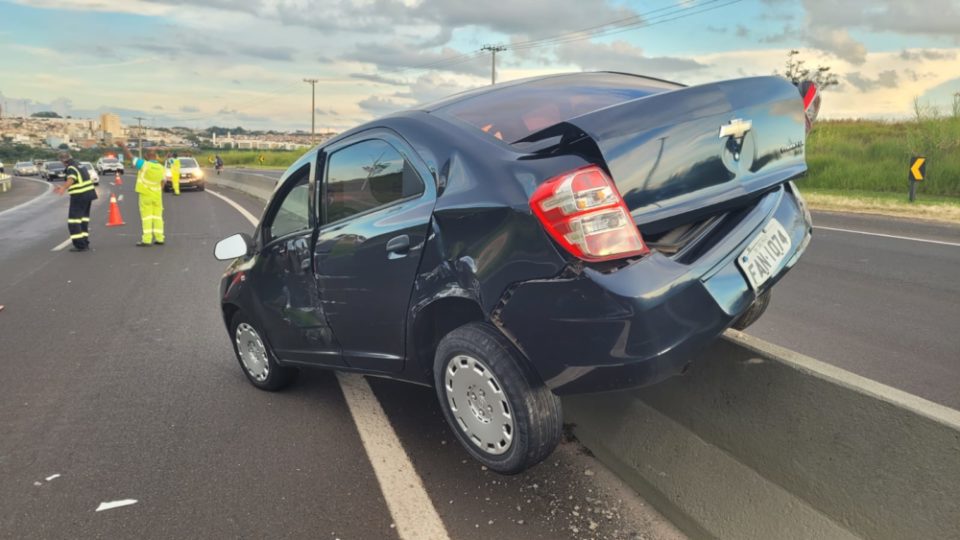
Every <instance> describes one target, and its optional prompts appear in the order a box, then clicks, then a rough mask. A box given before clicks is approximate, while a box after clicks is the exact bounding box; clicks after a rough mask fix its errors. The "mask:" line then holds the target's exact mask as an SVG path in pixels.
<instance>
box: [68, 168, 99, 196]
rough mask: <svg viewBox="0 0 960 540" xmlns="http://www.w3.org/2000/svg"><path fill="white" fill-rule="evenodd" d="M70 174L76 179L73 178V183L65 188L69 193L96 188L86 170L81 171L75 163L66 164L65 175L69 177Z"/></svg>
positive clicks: (83, 191)
mask: <svg viewBox="0 0 960 540" xmlns="http://www.w3.org/2000/svg"><path fill="white" fill-rule="evenodd" d="M71 176H72V177H74V178H75V179H76V180H74V182H73V184H71V185H70V187H69V188H68V189H67V193H69V194H70V195H80V194H81V193H86V192H88V191H93V190H94V189H96V186H94V185H93V180H91V179H90V175H89V174H88V173H87V171H81V170H80V167H77V166H75V165H70V166H68V167H67V171H66V177H67V178H70V177H71Z"/></svg>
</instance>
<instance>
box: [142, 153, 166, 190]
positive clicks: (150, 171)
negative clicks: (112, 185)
mask: <svg viewBox="0 0 960 540" xmlns="http://www.w3.org/2000/svg"><path fill="white" fill-rule="evenodd" d="M162 190H163V165H161V164H159V163H157V162H156V161H144V162H143V165H141V166H140V172H139V173H137V189H136V191H137V193H140V194H142V195H148V194H149V195H160V194H161V192H162Z"/></svg>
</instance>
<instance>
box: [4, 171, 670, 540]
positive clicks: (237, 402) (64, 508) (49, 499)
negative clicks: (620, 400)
mask: <svg viewBox="0 0 960 540" xmlns="http://www.w3.org/2000/svg"><path fill="white" fill-rule="evenodd" d="M125 179H126V182H125V185H124V186H123V187H122V188H112V187H111V186H110V185H109V183H108V182H109V181H108V182H106V183H104V184H102V185H101V189H100V192H101V196H100V199H99V201H97V203H95V205H94V207H93V215H92V229H91V235H92V240H91V241H92V245H93V247H94V249H95V251H93V252H90V253H71V252H68V251H65V250H62V251H52V250H53V249H54V248H56V247H58V246H60V245H62V244H63V241H64V240H65V239H66V226H65V219H66V211H67V200H66V198H59V197H56V196H55V195H53V194H49V193H47V194H44V195H41V196H40V197H39V198H38V199H36V200H34V201H33V202H32V203H30V204H28V205H27V206H23V207H20V208H18V209H15V210H12V211H8V212H4V213H0V304H2V305H4V306H5V308H4V309H3V311H0V368H2V370H3V373H4V375H3V377H0V410H2V411H3V414H2V415H0V478H2V479H3V480H2V486H3V489H2V490H0V538H111V539H114V538H267V537H270V538H329V539H334V538H343V539H347V538H362V539H371V538H397V537H398V536H399V534H400V533H399V529H400V525H402V524H403V523H408V524H409V523H410V522H411V521H412V522H413V526H414V527H416V526H418V525H419V524H424V523H429V522H431V520H433V519H435V520H437V523H439V526H440V528H441V531H443V530H445V531H446V533H447V534H448V535H449V537H450V538H483V539H489V538H491V537H493V538H520V539H526V538H542V539H559V538H636V537H643V538H677V537H680V535H679V533H678V532H677V531H676V530H675V529H674V528H673V527H672V526H671V525H670V524H669V523H667V522H665V521H664V520H663V518H662V517H661V516H659V514H657V513H655V512H653V511H652V510H651V509H650V507H649V506H648V505H646V504H645V502H644V501H643V500H641V499H639V498H638V497H637V496H636V495H634V494H633V493H632V492H630V491H629V489H627V488H625V487H624V485H623V484H621V483H620V482H619V481H618V480H617V479H616V478H614V477H613V476H612V475H611V474H610V473H608V472H607V471H606V469H604V468H603V467H602V466H601V465H600V464H599V463H598V462H596V461H595V460H594V459H593V458H592V457H590V456H589V455H587V454H586V453H585V452H583V451H582V449H581V448H580V447H579V446H578V445H577V444H576V443H575V442H567V443H564V444H562V445H561V447H560V449H559V450H558V451H557V453H555V454H554V455H553V456H551V457H550V458H549V460H548V461H546V462H545V463H543V464H541V465H540V466H538V467H536V468H534V469H532V470H531V471H529V472H527V473H525V474H521V475H518V476H514V477H508V478H505V477H501V476H499V475H497V474H494V473H492V472H490V471H487V470H483V469H482V468H481V467H480V465H478V464H476V463H475V462H473V461H472V460H470V459H469V458H468V456H467V454H466V453H465V452H464V451H463V450H462V449H461V448H460V447H459V446H458V444H457V443H456V441H455V439H454V438H453V436H452V434H451V433H450V432H449V431H448V430H447V428H446V426H445V425H444V422H443V418H442V416H441V413H440V410H439V408H438V406H437V404H436V398H435V396H434V394H433V392H432V390H430V389H426V388H420V387H415V386H410V385H404V384H400V383H394V382H390V381H384V380H373V379H370V380H369V387H366V384H363V386H364V387H366V388H367V390H366V392H367V393H368V394H369V396H368V397H369V400H368V402H367V403H366V405H365V407H361V408H356V407H355V399H351V401H350V402H348V401H346V400H345V394H344V392H345V390H344V389H346V388H350V387H351V386H349V385H348V386H343V385H344V384H345V383H343V382H341V379H339V378H338V377H337V376H334V375H332V374H330V373H327V372H310V373H305V374H304V376H303V377H302V378H301V379H300V380H299V382H298V383H297V384H295V385H294V386H293V387H292V388H290V389H288V390H287V391H285V392H282V393H274V394H271V393H265V392H261V391H258V390H256V389H254V388H253V387H252V386H251V385H249V383H247V381H246V380H245V378H244V377H243V375H242V373H241V371H240V368H239V366H238V365H237V362H236V360H235V358H234V356H233V352H232V350H231V347H230V344H229V342H228V339H227V337H226V332H225V331H224V328H223V324H222V322H221V320H220V315H219V309H218V302H217V283H218V279H219V276H220V274H221V272H222V270H223V268H224V266H225V265H224V263H222V262H219V261H216V260H214V258H213V256H212V251H213V245H214V243H215V242H216V241H217V240H219V239H221V238H223V237H226V236H228V235H230V234H232V233H234V232H238V231H250V230H251V228H252V227H251V225H250V224H249V223H248V222H247V221H246V220H245V219H244V218H243V217H242V216H241V214H240V213H239V212H238V211H237V210H235V209H234V208H232V207H231V206H230V205H228V204H227V203H226V202H224V201H223V200H221V199H219V198H217V197H215V196H214V195H213V194H211V193H210V192H209V191H208V192H206V193H192V192H187V193H184V194H183V195H181V196H180V197H172V196H166V197H165V199H164V201H165V202H164V204H165V207H166V209H165V221H166V224H167V245H165V246H163V247H151V248H137V247H134V243H135V242H136V241H137V237H138V229H139V227H138V221H139V219H138V212H137V207H136V204H135V194H134V192H133V185H132V184H133V176H132V175H131V174H128V175H126V177H125ZM111 189H113V190H114V191H116V192H117V193H118V194H120V195H122V196H123V199H124V200H123V201H122V202H121V203H120V206H121V210H122V213H123V217H124V219H125V221H126V223H127V224H126V225H125V226H123V227H117V228H107V227H105V226H104V223H105V221H106V218H107V204H108V197H109V195H108V192H109V191H110V190H111ZM223 193H224V194H227V195H228V196H229V197H231V198H232V199H234V200H236V201H237V202H238V203H239V204H240V205H241V206H242V207H244V208H247V209H249V210H250V211H252V212H253V213H254V214H259V206H260V205H259V204H258V203H256V202H255V201H253V200H250V199H248V198H246V197H244V196H242V195H241V194H237V193H229V192H227V191H226V190H223ZM358 379H359V381H363V380H364V379H362V378H358ZM349 380H352V381H353V382H352V383H351V385H352V384H356V380H357V379H349ZM371 388H372V393H370V392H371V390H370V389H371ZM355 391H356V389H355V388H354V390H351V391H350V394H351V395H353V396H354V398H356V394H355V393H354V392H355ZM361 394H362V392H361ZM371 404H378V405H379V409H382V411H383V412H382V413H380V414H381V416H382V415H383V414H385V421H384V422H383V423H382V424H376V417H377V415H376V414H375V412H376V411H375V409H377V407H376V406H373V405H371ZM371 407H372V408H371ZM370 411H374V412H370ZM361 424H362V425H364V426H367V428H369V427H370V426H371V425H372V426H379V427H376V431H375V432H374V433H373V435H375V437H374V441H373V443H372V444H373V446H376V445H377V444H378V442H377V441H378V440H380V439H379V438H382V437H386V436H387V434H388V433H391V432H392V433H396V440H397V441H398V444H399V448H401V449H402V451H400V450H395V451H391V452H389V453H388V454H386V455H384V454H382V453H381V454H378V455H379V457H377V458H376V460H377V464H378V467H379V468H380V469H378V470H384V469H385V470H387V471H388V473H393V472H396V471H401V470H407V471H412V474H413V477H412V478H413V479H412V480H409V478H408V479H407V480H404V481H403V483H401V484H397V483H396V482H392V483H391V482H389V481H384V480H383V478H381V475H380V474H379V473H377V472H376V471H375V468H374V466H373V465H372V463H371V460H372V459H374V458H372V457H371V456H372V455H374V453H373V452H374V451H375V450H377V449H376V448H372V446H371V441H370V440H366V439H364V438H362V437H361V431H360V428H359V427H358V426H360V425H361ZM365 433H367V435H368V437H367V438H369V435H370V432H369V431H366V432H365ZM387 438H388V437H387ZM381 442H382V441H381ZM387 477H388V480H389V474H388V475H387ZM421 486H422V487H421ZM418 493H420V494H422V495H423V498H422V499H418V498H417V497H416V495H417V494H418ZM398 494H399V498H398ZM124 500H135V501H136V502H135V503H133V504H131V505H128V506H121V507H115V508H112V509H107V510H103V511H100V512H98V511H97V508H99V507H100V505H101V504H102V503H112V502H116V501H124ZM420 500H422V501H423V503H422V504H420V503H411V501H420ZM411 504H419V505H420V506H419V507H416V506H415V507H413V508H410V506H411ZM403 507H406V508H410V514H407V513H404V514H403V515H398V512H397V510H396V508H403ZM431 516H433V517H431ZM407 537H414V536H411V535H408V536H407ZM420 537H425V536H420Z"/></svg>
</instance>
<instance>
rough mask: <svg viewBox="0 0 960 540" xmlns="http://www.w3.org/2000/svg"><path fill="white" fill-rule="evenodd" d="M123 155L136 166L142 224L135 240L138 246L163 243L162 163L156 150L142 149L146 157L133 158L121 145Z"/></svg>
mask: <svg viewBox="0 0 960 540" xmlns="http://www.w3.org/2000/svg"><path fill="white" fill-rule="evenodd" d="M121 150H122V151H123V155H124V156H126V157H127V159H129V160H130V162H131V163H133V166H134V167H136V168H137V187H136V192H137V194H138V195H139V197H140V221H141V223H142V224H143V236H142V237H141V238H140V241H139V242H137V246H138V247H147V246H151V245H153V244H155V243H156V244H157V245H163V244H164V243H165V242H166V240H165V238H164V235H163V165H161V164H160V162H158V161H157V151H156V150H154V149H152V148H147V149H146V150H144V154H145V155H146V156H147V159H143V158H134V157H133V154H131V153H130V150H128V149H127V147H126V146H123V147H121Z"/></svg>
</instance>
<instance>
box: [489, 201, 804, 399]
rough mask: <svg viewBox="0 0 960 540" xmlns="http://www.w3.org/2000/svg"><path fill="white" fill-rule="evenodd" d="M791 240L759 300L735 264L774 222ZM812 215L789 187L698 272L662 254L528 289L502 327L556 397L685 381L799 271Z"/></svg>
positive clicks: (720, 243) (701, 262)
mask: <svg viewBox="0 0 960 540" xmlns="http://www.w3.org/2000/svg"><path fill="white" fill-rule="evenodd" d="M772 217H776V219H777V220H778V221H779V222H780V223H781V224H782V225H783V226H784V228H785V229H786V231H787V234H788V235H789V236H790V239H791V248H790V251H789V252H788V254H787V256H786V258H785V259H784V260H783V261H782V262H781V263H780V265H779V268H777V269H776V270H775V273H774V275H773V277H772V278H771V279H770V280H769V281H767V282H766V283H764V284H763V285H762V286H761V288H760V289H759V290H758V291H754V290H753V289H751V287H750V285H749V284H748V282H747V280H746V278H745V277H744V275H743V274H742V273H741V271H740V269H739V267H738V266H737V263H736V257H737V256H738V255H739V254H740V253H741V252H742V251H743V249H745V248H746V246H747V244H749V242H750V241H751V240H752V239H753V238H754V237H755V236H756V235H757V234H759V232H760V229H761V228H762V227H763V226H764V225H765V224H766V223H767V222H768V221H769V220H770V218H772ZM811 230H812V228H811V223H810V216H809V213H808V212H807V211H806V210H805V209H804V208H803V207H802V203H800V202H799V199H798V198H797V197H796V196H795V195H794V193H793V192H791V190H790V189H789V188H787V187H781V188H780V189H778V190H777V191H775V192H772V193H769V194H767V195H765V196H764V197H763V198H762V199H761V200H760V201H758V202H757V203H756V204H755V205H754V207H753V208H752V209H751V210H750V211H749V212H748V213H747V214H746V215H745V216H744V217H742V218H741V219H740V220H739V221H738V222H737V223H736V224H735V225H733V226H732V228H731V229H730V230H728V231H726V232H725V233H724V234H723V235H722V237H721V238H720V239H718V240H717V241H716V242H715V243H712V244H711V246H710V247H709V248H708V249H707V250H706V251H705V253H703V254H702V255H701V256H699V257H698V258H697V260H696V261H695V262H693V263H690V264H682V263H679V262H676V261H674V260H672V259H670V258H668V257H666V256H664V255H662V254H660V253H654V254H652V255H649V256H647V257H644V258H642V259H640V260H637V261H635V262H634V263H632V264H629V265H628V266H626V267H623V268H620V269H618V270H615V271H612V272H609V273H601V272H599V271H596V270H593V269H590V268H586V269H584V271H583V272H582V273H581V274H580V275H578V276H576V277H572V278H557V279H552V280H542V281H533V282H525V283H522V284H520V285H517V286H516V287H514V288H513V289H512V290H511V292H510V293H509V296H508V297H505V299H504V300H503V302H502V304H501V308H500V310H499V312H498V314H497V317H496V320H497V322H498V323H499V324H500V326H501V328H502V329H503V330H504V332H505V333H506V334H508V335H509V336H510V337H511V338H513V339H514V340H515V341H516V342H517V343H518V345H519V346H520V348H521V349H522V350H523V351H524V353H525V354H526V355H527V357H528V358H529V359H530V361H531V363H532V364H533V366H534V368H535V369H536V370H537V372H538V373H539V375H540V377H541V378H542V379H543V381H544V382H545V383H546V384H547V386H548V387H550V388H551V389H552V390H553V391H554V392H555V393H557V394H570V393H584V392H600V391H607V390H617V389H623V388H631V387H637V386H644V385H648V384H653V383H656V382H659V381H661V380H663V379H666V378H668V377H671V376H673V375H677V374H679V373H681V372H682V371H683V370H684V369H685V368H686V366H687V365H688V364H689V362H690V360H691V358H692V357H693V354H694V353H695V352H697V351H698V350H700V349H702V348H703V347H704V346H706V345H707V344H709V343H710V342H712V341H713V340H714V339H715V338H716V337H717V336H719V335H720V334H721V333H723V331H724V330H726V329H727V328H728V327H730V326H731V325H732V324H733V323H734V321H736V319H737V318H738V317H739V316H740V315H741V314H742V313H743V312H744V311H746V309H747V308H748V307H749V306H750V304H752V303H753V301H754V300H755V299H756V298H757V296H758V295H759V294H762V293H763V292H765V291H767V290H768V289H769V288H770V287H772V286H773V285H774V284H775V283H776V282H777V281H778V280H779V279H780V278H782V277H783V276H784V275H785V274H786V272H787V271H788V270H789V269H790V268H791V267H792V266H793V265H794V264H796V262H797V260H798V259H799V257H800V255H801V254H802V253H803V251H804V250H805V249H806V246H807V244H808V243H809V240H810V234H811Z"/></svg>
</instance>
